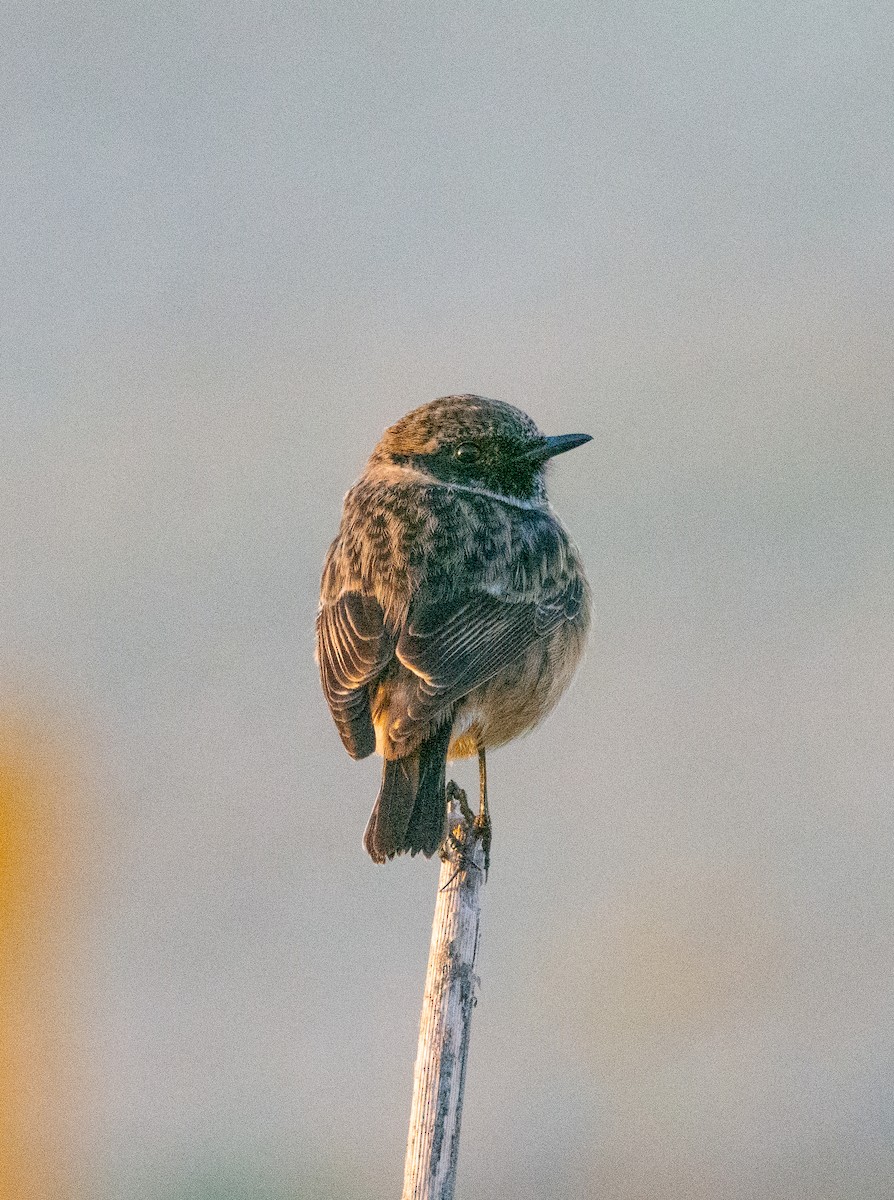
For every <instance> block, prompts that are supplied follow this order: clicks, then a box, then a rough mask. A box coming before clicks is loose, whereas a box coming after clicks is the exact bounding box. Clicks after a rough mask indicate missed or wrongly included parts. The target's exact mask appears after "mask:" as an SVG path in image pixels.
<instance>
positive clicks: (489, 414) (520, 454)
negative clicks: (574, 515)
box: [371, 396, 591, 502]
mask: <svg viewBox="0 0 894 1200" xmlns="http://www.w3.org/2000/svg"><path fill="white" fill-rule="evenodd" d="M590 440H591V439H590V435H589V434H587V433H566V434H561V435H559V436H558V437H546V436H545V435H544V434H542V433H541V432H540V430H539V429H538V428H537V426H536V425H535V424H534V422H533V421H532V420H531V418H530V417H529V416H527V415H526V414H525V413H523V412H522V411H521V409H518V408H513V406H512V405H511V404H504V403H503V402H502V401H501V400H488V399H487V398H486V397H485V396H442V397H441V398H440V399H439V400H432V401H431V402H430V403H428V404H423V405H421V407H419V408H414V409H413V411H412V412H409V413H407V415H406V416H405V417H401V419H400V420H399V421H398V422H397V423H396V424H395V425H392V426H391V427H390V428H389V429H386V430H385V432H384V434H383V435H382V438H381V440H380V441H379V444H378V446H376V449H375V451H374V453H373V456H372V459H371V462H373V463H376V464H381V465H386V464H392V465H394V466H402V467H410V468H414V469H415V470H417V471H419V472H421V473H422V474H423V475H427V476H429V477H431V478H433V479H436V480H437V481H438V482H439V483H447V484H454V485H460V486H464V487H471V488H480V489H483V490H485V491H488V492H493V493H495V494H496V495H499V496H506V497H509V498H512V499H516V500H524V501H533V502H537V501H541V500H543V499H544V498H545V492H544V485H543V472H544V467H545V466H546V463H547V462H548V461H549V459H551V458H554V457H555V456H556V455H557V454H564V452H565V451H566V450H573V449H574V448H575V446H582V445H583V444H584V442H589V441H590Z"/></svg>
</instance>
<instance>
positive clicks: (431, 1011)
mask: <svg viewBox="0 0 894 1200" xmlns="http://www.w3.org/2000/svg"><path fill="white" fill-rule="evenodd" d="M447 801H448V808H449V822H450V829H451V831H452V836H451V837H450V838H448V840H447V842H446V843H445V849H444V850H442V857H443V865H442V867H441V874H440V878H439V880H438V900H437V904H436V905H435V916H434V921H433V923H432V931H431V948H430V949H429V954H428V972H427V974H426V978H425V995H424V997H423V1000H422V1016H421V1021H420V1026H419V1048H418V1050H417V1052H416V1069H415V1071H414V1074H413V1107H412V1110H411V1112H410V1132H409V1136H408V1138H407V1158H406V1163H405V1165H404V1190H403V1194H402V1198H401V1200H453V1193H454V1189H455V1187H456V1161H457V1156H458V1154H459V1130H460V1121H461V1118H462V1109H463V1089H464V1087H465V1082H466V1056H467V1054H468V1051H469V1026H470V1024H471V1021H472V1009H473V1008H474V1007H475V1003H476V996H475V991H476V988H477V986H478V977H477V976H476V974H475V956H476V954H477V953H478V925H479V919H480V915H481V886H482V884H483V882H484V849H483V847H482V845H481V838H480V835H479V831H478V830H477V829H476V828H475V826H474V824H473V822H474V814H473V813H471V812H470V810H469V807H468V805H467V804H466V796H465V793H464V792H463V791H461V790H460V788H458V787H457V786H456V784H455V783H453V782H451V783H449V784H448V785H447Z"/></svg>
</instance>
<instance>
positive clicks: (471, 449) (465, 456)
mask: <svg viewBox="0 0 894 1200" xmlns="http://www.w3.org/2000/svg"><path fill="white" fill-rule="evenodd" d="M453 456H454V458H458V459H459V461H460V462H461V463H474V462H477V461H478V459H479V458H480V457H481V451H480V450H479V449H478V447H477V446H476V445H475V444H474V442H463V444H462V445H461V446H457V447H456V449H455V450H454V451H453Z"/></svg>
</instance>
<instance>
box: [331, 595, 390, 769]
mask: <svg viewBox="0 0 894 1200" xmlns="http://www.w3.org/2000/svg"><path fill="white" fill-rule="evenodd" d="M395 640H396V638H395V635H394V634H393V633H391V632H390V631H389V629H388V628H387V627H386V624H385V616H384V613H383V612H382V608H381V606H380V605H379V603H378V601H377V600H376V599H375V597H373V596H365V595H363V594H361V593H360V592H344V593H343V594H342V595H341V596H339V598H338V599H337V600H335V601H334V602H333V603H331V604H323V605H322V606H321V608H320V612H319V614H318V616H317V659H318V661H319V664H320V678H321V680H322V684H323V692H324V694H325V696H326V700H327V703H328V704H329V709H330V711H331V713H332V716H333V719H334V721H335V725H336V728H337V729H338V732H339V735H340V737H341V740H342V742H343V743H344V746H345V749H346V750H347V752H348V753H349V754H350V755H351V757H352V758H366V756H367V755H368V754H372V752H373V750H375V748H376V733H375V729H374V728H373V723H372V718H371V716H370V689H369V685H370V684H371V683H372V682H373V681H374V680H375V679H376V678H377V677H378V676H379V675H380V674H381V672H382V671H383V670H384V668H385V667H386V666H387V664H388V662H389V661H390V660H391V658H392V656H393V654H394V644H395Z"/></svg>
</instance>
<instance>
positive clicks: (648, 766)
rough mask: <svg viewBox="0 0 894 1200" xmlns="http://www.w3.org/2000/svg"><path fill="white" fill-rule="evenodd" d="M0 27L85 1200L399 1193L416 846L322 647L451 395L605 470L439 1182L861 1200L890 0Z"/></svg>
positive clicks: (14, 379)
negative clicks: (59, 778)
mask: <svg viewBox="0 0 894 1200" xmlns="http://www.w3.org/2000/svg"><path fill="white" fill-rule="evenodd" d="M4 26H5V33H4V35H3V38H2V50H0V53H2V71H0V79H2V84H0V86H2V89H3V92H4V100H3V111H4V114H5V115H4V127H5V128H4V132H3V135H2V136H3V138H4V141H5V143H6V148H5V150H4V156H3V157H4V164H5V165H4V169H3V171H2V173H0V192H2V196H3V202H4V210H5V213H6V215H5V218H4V220H3V223H2V230H0V240H2V256H3V257H2V263H3V266H2V272H0V289H2V297H0V323H2V328H3V343H4V352H3V364H2V375H3V395H4V406H5V416H4V420H3V437H2V444H0V456H2V464H0V493H2V509H0V542H2V547H3V550H2V553H3V587H2V593H0V619H2V632H3V641H2V653H3V667H4V670H3V678H4V684H3V687H4V689H5V693H6V694H5V695H4V696H3V697H0V699H2V701H3V703H4V704H5V705H6V706H7V707H10V706H11V707H13V708H20V709H22V710H23V711H24V710H27V711H29V712H32V713H38V714H42V715H41V716H40V717H39V718H38V720H40V721H45V722H46V723H47V725H48V727H49V726H58V727H60V728H65V729H67V730H69V734H68V735H67V736H69V737H70V738H72V740H74V741H75V742H76V743H77V746H78V753H79V756H80V761H81V764H82V770H83V772H84V774H85V776H86V778H87V781H88V785H89V786H88V791H89V792H90V793H91V799H90V803H89V805H88V807H87V809H85V814H84V822H85V824H86V838H87V841H88V842H89V843H90V844H91V845H92V846H93V847H95V851H96V859H95V862H93V863H92V864H91V872H92V880H93V881H92V884H91V891H90V896H91V900H90V904H89V906H88V909H87V913H88V919H87V921H86V922H85V924H84V925H83V927H82V929H81V932H80V934H79V936H78V937H77V938H76V939H75V944H74V946H73V960H74V961H75V970H76V973H79V978H80V979H81V983H80V984H79V985H78V992H77V1001H76V1004H75V1008H76V1010H77V1013H78V1021H79V1027H80V1030H81V1033H80V1037H81V1040H82V1044H83V1048H84V1049H85V1051H86V1057H87V1059H88V1062H89V1073H90V1077H91V1079H92V1085H91V1087H90V1088H89V1089H87V1091H86V1092H85V1095H84V1099H83V1103H82V1104H80V1106H79V1108H78V1111H75V1112H74V1113H73V1114H72V1119H73V1124H74V1127H75V1138H76V1144H77V1153H78V1157H79V1161H80V1162H81V1163H82V1168H83V1171H84V1177H85V1179H86V1180H87V1182H86V1184H85V1188H86V1194H87V1195H88V1196H89V1197H90V1200H94V1197H99V1198H101V1200H118V1198H119V1197H124V1196H129V1197H131V1196H132V1197H139V1198H140V1200H179V1198H180V1197H187V1196H188V1197H191V1198H199V1197H201V1198H202V1200H243V1198H248V1197H250V1198H252V1200H256V1198H257V1200H267V1198H268V1197H270V1198H273V1197H276V1198H277V1200H279V1198H280V1197H284V1196H286V1195H289V1196H294V1195H299V1196H302V1197H307V1198H308V1200H326V1198H328V1197H333V1198H335V1197H338V1198H339V1200H379V1198H384V1197H387V1196H394V1195H396V1194H397V1191H398V1190H399V1181H400V1176H401V1170H402V1160H403V1142H404V1137H405V1128H406V1118H407V1115H408V1111H409V1100H410V1083H411V1072H412V1063H413V1056H414V1053H415V1044H416V1032H417V1029H416V1026H417V1020H418V1005H419V1000H420V996H421V988H422V982H423V974H424V966H425V957H426V953H427V941H428V931H429V924H430V918H431V911H432V907H433V904H434V890H435V879H436V866H435V865H434V864H426V863H424V862H419V861H418V860H414V861H412V862H410V861H401V862H398V863H397V864H394V865H391V866H389V867H388V868H387V869H382V868H378V867H375V866H373V864H372V863H371V862H370V861H369V860H368V859H367V858H366V857H365V855H364V854H363V852H362V850H361V846H360V837H361V833H362V830H363V826H364V823H365V820H366V816H367V813H368V810H369V808H370V806H371V804H372V800H373V798H374V795H375V790H376V786H377V766H376V765H375V764H374V763H364V764H354V763H352V762H350V761H349V760H348V758H347V756H346V755H345V754H344V753H343V751H342V749H341V747H340V745H339V743H338V740H337V737H336V735H335V733H334V730H333V728H332V727H331V725H330V721H329V718H328V714H327V712H326V711H325V707H324V704H323V702H322V699H321V697H320V696H319V694H318V688H317V682H316V675H315V667H314V664H313V661H312V626H313V616H314V612H315V607H316V595H317V583H318V572H319V567H320V563H321V560H322V556H323V554H324V551H325V548H326V546H327V544H328V542H329V540H330V538H331V537H332V535H333V533H334V531H335V527H336V524H337V520H338V514H339V506H340V501H341V496H342V494H343V492H344V491H345V489H346V488H347V486H348V485H349V484H350V483H351V482H352V480H353V479H354V478H355V477H356V475H357V474H358V473H359V471H360V469H361V467H362V464H363V462H364V460H365V458H366V455H367V454H368V453H369V450H370V449H371V447H372V445H373V443H374V442H375V440H376V438H377V436H378V433H379V431H380V429H381V428H382V427H383V426H384V425H385V424H387V423H389V422H391V421H393V420H395V419H396V418H397V417H398V416H399V415H400V414H401V413H402V412H404V411H405V410H407V409H409V408H411V407H413V406H415V405H416V404H418V403H421V402H423V401H425V400H428V399H430V398H432V397H434V396H437V395H442V394H445V393H447V392H454V391H467V390H469V391H478V392H482V393H484V394H486V395H491V396H496V397H499V398H501V399H505V400H508V401H510V402H512V403H515V404H517V405H519V406H520V407H522V408H524V409H526V410H527V411H529V412H530V413H531V415H532V416H533V417H534V418H535V419H536V420H537V421H538V422H539V423H540V425H541V427H542V428H543V429H545V430H546V431H548V432H564V431H568V430H575V431H576V430H578V429H580V430H587V431H589V432H591V433H593V434H594V437H595V441H594V443H593V444H592V445H591V446H590V447H588V448H587V449H586V450H584V451H581V452H580V455H579V456H578V455H574V456H571V457H570V458H568V459H563V460H560V461H559V463H557V465H556V467H555V470H554V475H553V486H552V494H553V500H554V503H555V504H556V507H557V509H558V510H559V512H560V514H561V515H562V517H563V518H564V519H565V521H566V523H567V525H568V526H569V528H570V529H571V531H572V532H573V534H574V536H575V538H576V539H577V541H578V542H579V544H580V546H581V548H582V551H583V554H584V557H585V560H586V562H587V565H588V570H589V573H590V576H591V580H592V583H593V588H594V593H595V598H596V612H595V622H594V631H593V636H592V643H591V648H590V652H589V657H588V659H587V661H586V664H585V666H584V668H583V669H582V671H581V673H580V676H579V678H578V681H577V683H576V686H575V688H574V689H573V691H572V692H571V693H570V694H569V695H568V696H567V697H566V699H565V700H564V702H563V703H562V705H561V707H560V709H559V710H558V712H556V713H555V714H554V716H553V717H552V718H551V719H550V720H549V722H548V723H547V725H546V726H545V727H544V728H542V729H541V730H540V731H538V732H537V733H536V734H534V735H532V736H531V737H530V738H528V739H526V740H525V741H523V742H520V743H517V744H516V745H514V746H513V747H512V748H511V749H506V750H503V751H501V752H500V753H498V754H497V755H495V756H494V757H493V761H492V764H491V771H492V788H493V808H494V819H495V822H496V833H495V848H494V869H493V872H492V877H491V881H490V883H489V885H488V895H487V899H486V913H485V922H484V934H483V937H484V941H483V951H482V957H481V973H482V976H483V987H482V994H481V1003H480V1005H479V1008H478V1010H477V1012H476V1017H475V1028H474V1033H473V1043H472V1053H471V1062H470V1069H469V1091H468V1097H467V1104H466V1112H465V1122H464V1143H463V1147H462V1155H461V1179H460V1188H461V1194H462V1195H463V1196H465V1197H476V1198H479V1200H505V1198H506V1197H510V1196H511V1197H514V1198H517V1200H566V1198H567V1200H571V1198H575V1200H577V1198H579V1197H608V1196H611V1197H613V1198H617V1200H664V1198H668V1200H670V1198H675V1200H676V1198H679V1197H685V1198H686V1200H701V1198H705V1200H708V1198H711V1200H716V1198H717V1197H729V1198H734V1200H738V1198H742V1200H744V1198H746V1197H747V1198H748V1200H796V1198H800V1197H804V1198H807V1197H810V1200H833V1198H834V1200H876V1198H881V1197H888V1196H890V1195H891V1194H892V1192H894V1143H892V1136H894V1128H892V1126H894V1116H892V1114H894V1105H892V1095H891V1093H892V1079H894V1039H892V1028H894V984H892V973H891V957H892V949H894V947H892V916H894V913H892V908H894V903H892V887H891V850H892V844H894V841H892V834H894V828H892V826H894V818H892V805H891V798H892V797H891V780H892V751H894V745H892V742H894V739H892V733H891V702H892V682H891V680H892V669H891V668H892V664H891V651H892V641H894V637H892V622H891V588H892V582H894V580H892V574H894V572H892V558H891V534H892V521H891V502H890V490H891V474H892V461H894V458H892V450H894V438H892V394H894V384H892V374H894V342H892V301H894V289H892V264H894V247H892V241H894V236H892V234H894V221H892V192H894V154H892V128H894V87H892V70H891V64H892V61H894V37H892V33H894V17H892V14H891V9H890V6H889V5H887V4H883V3H874V2H863V3H860V2H858V3H855V4H840V3H836V4H832V3H826V2H824V0H814V2H813V3H809V4H808V3H804V2H798V3H770V2H769V0H762V2H760V0H759V2H756V3H735V4H734V3H726V2H725V0H722V2H717V3H707V2H705V3H668V4H659V3H656V2H654V0H645V2H636V0H634V2H633V3H628V4H624V5H621V4H613V5H605V4H600V3H590V4H579V3H571V4H545V3H538V2H535V0H522V2H520V3H518V4H502V3H476V4H470V3H465V2H460V3H453V4H449V5H446V6H445V5H434V4H416V5H404V4H394V3H388V2H385V3H378V4H371V3H335V4H330V5H323V4H311V5H305V4H300V3H298V4H283V3H280V2H278V0H273V2H272V3H266V4H262V3H254V2H252V0H243V2H241V3H230V2H227V0H223V2H221V3H210V2H208V3H196V2H194V0H186V2H185V3H180V4H169V3H164V4H150V5H146V6H137V5H124V4H122V3H108V4H101V3H89V2H88V3H83V2H82V3H73V4H69V5H58V4H50V3H42V2H41V0H26V2H23V3H11V4H10V5H9V6H8V8H7V10H6V16H5V18H4ZM72 731H73V732H72ZM460 778H465V776H464V775H462V774H460Z"/></svg>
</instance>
